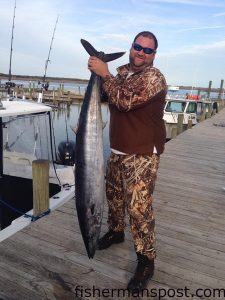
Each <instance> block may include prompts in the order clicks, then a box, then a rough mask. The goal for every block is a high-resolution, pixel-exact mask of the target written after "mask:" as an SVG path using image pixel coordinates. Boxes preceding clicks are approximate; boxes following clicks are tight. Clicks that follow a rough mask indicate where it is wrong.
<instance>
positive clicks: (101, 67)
mask: <svg viewBox="0 0 225 300" xmlns="http://www.w3.org/2000/svg"><path fill="white" fill-rule="evenodd" d="M88 69H89V70H90V71H92V72H94V73H95V74H96V75H98V76H100V77H102V78H103V79H104V78H105V77H107V76H110V72H109V69H108V65H107V63H105V62H104V61H102V60H101V59H99V58H97V57H95V56H90V58H89V60H88Z"/></svg>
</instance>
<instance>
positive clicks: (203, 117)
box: [199, 107, 206, 122]
mask: <svg viewBox="0 0 225 300" xmlns="http://www.w3.org/2000/svg"><path fill="white" fill-rule="evenodd" d="M205 117H206V109H205V107H204V108H203V110H202V113H201V116H200V120H199V122H202V121H204V120H205Z"/></svg>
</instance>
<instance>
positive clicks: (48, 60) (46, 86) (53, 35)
mask: <svg viewBox="0 0 225 300" xmlns="http://www.w3.org/2000/svg"><path fill="white" fill-rule="evenodd" d="M58 20H59V15H58V16H57V19H56V22H55V27H54V30H53V34H52V39H51V44H50V48H49V51H48V58H47V60H46V62H45V71H44V76H43V83H42V90H43V88H48V85H46V84H45V79H46V73H47V69H48V63H49V62H50V54H51V51H52V44H53V40H54V37H55V31H56V26H57V23H58Z"/></svg>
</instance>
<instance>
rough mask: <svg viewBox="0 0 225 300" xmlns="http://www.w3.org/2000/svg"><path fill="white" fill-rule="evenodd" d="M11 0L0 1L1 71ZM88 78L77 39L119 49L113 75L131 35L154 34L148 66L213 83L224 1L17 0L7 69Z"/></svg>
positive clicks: (223, 33) (217, 78) (218, 67)
mask: <svg viewBox="0 0 225 300" xmlns="http://www.w3.org/2000/svg"><path fill="white" fill-rule="evenodd" d="M14 5H15V0H0V39H1V42H0V73H8V71H9V57H10V43H11V33H12V23H13V12H14ZM57 16H59V19H58V23H57V26H56V30H55V35H54V40H53V44H52V50H51V53H50V63H49V65H48V68H47V76H53V77H69V78H80V79H89V77H90V72H89V71H88V69H87V61H88V57H89V56H88V54H87V52H86V51H85V50H84V48H83V47H82V45H81V43H80V39H81V38H82V39H85V40H87V41H89V42H90V43H91V44H92V45H93V46H94V47H95V48H96V49H97V50H98V51H104V52H105V53H112V52H120V51H126V54H125V55H124V56H123V57H121V58H119V59H117V60H116V61H113V62H110V63H109V69H110V71H111V73H112V74H114V75H115V74H116V68H117V67H118V66H120V65H123V64H126V63H127V62H128V61H129V50H130V47H131V44H132V41H133V38H134V36H135V35H136V34H137V33H139V32H140V31H144V30H147V31H152V32H153V33H154V34H155V35H156V36H157V39H158V42H159V48H158V50H157V54H156V58H155V61H154V66H155V67H156V68H158V69H160V70H161V72H162V73H163V74H164V75H165V77H166V80H167V83H168V84H169V85H190V86H193V87H195V86H196V87H197V86H202V87H208V85H209V81H211V80H212V87H219V86H220V83H221V80H222V79H225V1H224V0H213V1H212V0H48V1H46V0H17V1H16V14H15V20H14V21H15V27H14V38H13V54H12V74H15V75H30V76H34V75H38V76H43V75H44V68H45V62H46V60H47V57H48V53H49V49H50V44H51V40H52V37H53V30H54V27H55V24H56V19H57Z"/></svg>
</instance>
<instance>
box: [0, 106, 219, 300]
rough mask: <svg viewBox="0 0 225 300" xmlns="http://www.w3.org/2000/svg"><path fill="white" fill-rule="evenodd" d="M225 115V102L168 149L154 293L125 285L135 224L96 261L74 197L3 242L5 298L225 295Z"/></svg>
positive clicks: (159, 194) (0, 294)
mask: <svg viewBox="0 0 225 300" xmlns="http://www.w3.org/2000/svg"><path fill="white" fill-rule="evenodd" d="M224 120H225V109H223V110H221V111H220V112H219V113H218V114H216V115H215V116H213V117H212V118H210V119H207V120H205V121H204V122H201V123H199V124H197V125H196V126H194V127H193V128H192V129H189V130H187V131H185V132H184V133H182V134H180V135H179V136H177V137H176V138H175V139H173V140H171V141H170V142H168V143H167V144H166V151H165V153H164V154H163V155H162V156H161V165H160V170H159V173H158V180H157V184H156V190H155V194H154V198H155V203H154V208H155V215H156V226H157V230H156V233H157V252H158V256H157V259H156V271H155V275H154V277H153V279H152V281H151V282H150V283H149V285H148V292H149V293H150V292H151V293H152V297H151V295H150V294H149V295H148V296H147V292H146V293H145V294H144V297H143V298H141V297H137V295H133V296H130V297H128V294H126V293H125V292H126V291H123V290H119V289H125V288H126V284H127V282H128V280H129V278H130V277H131V276H132V274H133V271H134V269H135V266H136V256H135V253H134V249H133V243H132V239H131V235H130V232H129V228H127V230H126V241H125V242H124V243H122V244H119V245H113V246H112V247H111V248H109V249H108V250H103V251H97V253H96V255H95V258H94V259H93V260H89V259H88V258H87V255H86V252H85V249H84V245H83V242H82V238H81V235H80V232H79V227H78V222H77V218H76V216H75V208H74V207H75V205H74V201H70V202H68V203H67V204H65V205H64V206H62V207H61V208H59V209H58V210H56V211H54V212H53V213H51V214H50V215H49V216H47V217H44V218H42V219H40V220H39V221H36V222H34V223H33V224H31V226H29V227H27V228H25V229H24V230H22V231H21V232H19V233H17V234H16V235H14V236H13V237H11V238H9V239H7V240H5V241H3V242H2V243H1V244H0V255H1V260H0V299H4V300H6V299H10V300H21V299H23V300H31V299H33V300H36V299H37V300H39V299H40V300H43V299H48V300H49V299H60V300H70V299H71V300H75V299H77V300H78V299H79V300H81V299H155V300H156V299H167V300H169V299H182V300H184V299H194V300H197V299H210V300H212V299H225V284H224V279H225V217H224V216H225V191H223V190H222V187H223V186H225V127H223V126H220V125H223V124H224V123H225V121H224ZM214 124H217V125H218V126H215V125H214ZM105 210H107V208H106V209H105ZM128 227H129V226H128ZM106 230H107V226H106V212H105V216H104V219H103V226H102V233H105V232H106ZM85 289H86V290H85ZM151 289H154V290H151ZM123 293H124V295H123ZM159 293H160V295H161V297H159ZM163 295H164V297H162V296H163ZM139 296H140V295H139ZM201 296H202V297H201Z"/></svg>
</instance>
